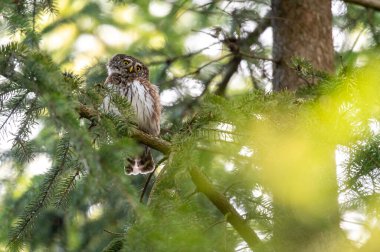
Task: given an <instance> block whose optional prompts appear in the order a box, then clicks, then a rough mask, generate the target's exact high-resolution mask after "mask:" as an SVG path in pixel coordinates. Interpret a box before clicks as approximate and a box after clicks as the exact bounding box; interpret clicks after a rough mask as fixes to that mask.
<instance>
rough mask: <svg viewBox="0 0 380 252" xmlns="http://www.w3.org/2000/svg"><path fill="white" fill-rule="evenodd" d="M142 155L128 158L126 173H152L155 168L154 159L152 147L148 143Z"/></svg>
mask: <svg viewBox="0 0 380 252" xmlns="http://www.w3.org/2000/svg"><path fill="white" fill-rule="evenodd" d="M143 146H144V151H143V152H142V153H141V155H139V156H137V157H134V158H127V163H126V165H125V167H124V171H125V174H127V175H137V174H140V173H150V172H152V171H153V170H154V160H153V157H152V153H151V152H150V148H149V147H148V146H146V145H143Z"/></svg>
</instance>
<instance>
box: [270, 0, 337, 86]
mask: <svg viewBox="0 0 380 252" xmlns="http://www.w3.org/2000/svg"><path fill="white" fill-rule="evenodd" d="M272 11H273V19H272V27H273V59H274V60H275V62H276V63H275V64H274V67H273V90H274V91H279V90H284V89H287V90H296V89H297V88H298V87H300V86H301V85H304V84H305V80H303V79H302V78H300V77H298V75H297V71H296V70H295V69H292V68H291V64H290V62H291V59H292V58H293V57H300V58H304V59H305V60H307V61H308V62H310V63H311V64H312V65H313V67H314V69H315V70H322V71H326V72H332V71H333V70H334V49H333V42H332V12H331V0H319V1H315V0H272Z"/></svg>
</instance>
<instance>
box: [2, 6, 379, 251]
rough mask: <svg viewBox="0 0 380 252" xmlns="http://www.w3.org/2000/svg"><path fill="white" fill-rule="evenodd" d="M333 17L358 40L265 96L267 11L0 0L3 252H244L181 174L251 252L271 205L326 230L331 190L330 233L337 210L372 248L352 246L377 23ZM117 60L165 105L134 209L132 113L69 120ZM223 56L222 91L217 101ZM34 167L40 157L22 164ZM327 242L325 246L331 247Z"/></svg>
mask: <svg viewBox="0 0 380 252" xmlns="http://www.w3.org/2000/svg"><path fill="white" fill-rule="evenodd" d="M335 4H338V5H339V3H335ZM340 7H341V10H342V11H341V13H338V14H336V15H335V17H334V18H335V28H336V29H337V30H339V31H342V32H345V33H347V36H348V37H350V36H353V37H355V35H356V36H357V38H360V36H365V37H366V38H370V40H369V41H370V43H367V44H366V43H364V45H362V47H361V48H359V49H355V45H356V44H357V42H355V41H357V39H354V40H348V41H351V42H352V41H353V42H354V44H350V45H342V46H341V47H339V48H338V49H337V51H336V56H337V64H341V66H340V67H339V68H338V71H337V76H334V77H333V76H327V75H325V74H323V73H315V72H314V71H313V69H312V66H310V65H309V64H308V63H307V62H305V61H304V60H303V59H294V62H293V63H294V66H293V67H295V68H296V69H298V68H299V71H300V74H301V75H302V76H303V77H305V78H314V75H315V76H317V77H318V78H319V80H321V84H320V85H319V86H318V87H305V88H304V89H300V90H299V91H298V92H297V93H295V94H293V93H287V92H283V93H279V94H270V93H268V92H267V91H268V90H270V67H271V60H270V57H271V56H270V52H271V48H270V44H268V43H267V42H265V40H266V39H267V38H266V37H265V36H259V35H260V34H261V32H263V31H260V32H259V34H258V35H257V34H256V35H255V32H257V31H256V30H255V27H257V26H260V23H262V20H263V17H264V16H265V13H266V12H267V11H268V10H269V9H270V3H269V1H238V0H236V1H116V0H115V1H101V0H85V1H74V0H64V1H50V0H34V1H25V0H5V1H2V2H1V3H0V25H1V30H0V32H1V36H2V40H1V43H2V44H4V45H3V46H2V47H1V49H0V75H1V79H0V108H1V117H0V118H1V120H0V123H1V127H0V128H1V134H2V135H1V136H2V138H3V139H7V138H8V139H10V141H11V143H12V144H11V146H10V147H11V148H8V149H6V148H5V150H4V151H3V152H2V154H1V159H0V171H1V173H0V174H1V175H0V179H1V180H0V181H1V184H0V196H1V200H0V209H1V211H0V221H1V226H2V227H3V228H2V229H1V230H0V250H5V251H7V250H13V249H14V250H18V249H20V248H22V247H23V248H24V249H26V250H28V251H102V250H103V249H104V251H234V250H235V251H236V250H239V251H244V250H247V251H248V250H249V249H248V247H247V245H246V243H245V242H244V241H243V239H242V237H240V236H239V235H238V233H237V232H236V231H235V230H234V228H233V227H232V226H231V225H230V224H228V222H227V221H226V219H227V216H223V214H221V213H220V212H219V211H218V210H217V208H215V206H214V205H213V204H212V203H211V202H210V201H209V199H207V198H206V197H205V196H204V195H202V194H200V193H198V192H197V191H196V187H195V185H194V183H193V182H192V180H191V179H190V176H189V173H188V169H190V168H192V167H199V168H200V169H201V170H202V171H203V172H204V173H205V174H206V175H207V176H208V177H209V178H211V181H212V183H213V184H214V185H215V187H216V189H218V190H219V191H220V192H221V193H223V195H224V196H226V197H227V199H229V202H230V203H231V204H232V205H233V206H234V207H235V208H236V209H238V211H239V213H240V214H241V215H242V216H243V217H244V219H245V220H246V223H247V225H249V226H250V227H251V228H252V229H253V230H254V231H255V232H256V233H258V234H259V237H260V238H261V239H262V241H263V244H262V245H261V246H260V249H259V250H260V251H272V249H273V239H272V238H273V229H274V225H275V222H276V220H275V219H274V217H273V216H274V213H273V200H274V199H273V194H274V195H276V197H278V198H277V200H278V201H279V202H282V203H283V204H286V205H288V206H289V207H290V208H291V209H294V210H295V212H296V213H297V214H298V215H299V216H301V217H302V218H304V219H305V222H306V223H307V224H308V225H310V226H311V227H310V229H313V228H315V229H317V226H323V225H326V226H328V225H329V223H328V221H329V220H327V219H326V216H325V214H326V213H328V211H329V210H325V209H316V208H313V206H314V204H315V202H318V203H320V204H319V205H321V204H322V205H323V204H324V203H326V202H327V203H326V204H328V201H326V202H325V199H326V198H329V197H331V195H333V196H335V194H334V193H336V194H338V193H339V204H340V205H339V207H340V209H339V210H340V213H341V216H340V219H341V220H342V222H341V223H344V222H345V216H346V214H347V213H350V212H355V213H357V214H361V215H362V216H364V219H363V221H362V222H361V223H360V224H359V225H358V226H359V227H357V229H360V230H362V234H364V233H365V232H368V233H370V234H372V237H371V238H369V240H368V242H367V244H365V245H364V246H363V249H364V250H365V251H376V249H378V248H379V247H378V245H376V243H374V242H373V241H374V240H375V239H376V237H377V236H378V233H379V230H378V228H377V226H376V223H377V222H378V217H379V206H380V205H379V202H378V201H379V199H378V193H379V189H380V188H379V185H380V184H379V178H378V177H379V176H378V174H379V165H378V164H379V162H380V155H379V150H378V149H379V148H378V147H379V136H378V133H379V132H378V131H379V130H378V127H379V126H378V124H379V123H378V122H379V121H378V120H379V119H378V118H379V107H380V106H379V105H380V104H379V101H380V99H379V96H378V92H377V90H378V84H379V83H378V78H377V73H378V70H379V69H378V66H379V62H378V61H376V60H372V61H371V58H373V55H374V54H376V52H377V51H376V49H375V48H376V47H377V45H378V43H379V31H378V29H377V27H378V25H379V22H380V20H379V18H380V17H379V14H378V13H376V12H374V11H373V10H368V9H364V8H362V7H357V6H351V5H350V6H347V7H345V5H343V3H341V6H340ZM345 8H346V9H345ZM265 29H266V27H263V30H265ZM358 31H359V33H358ZM363 31H364V32H363ZM252 34H254V35H252ZM354 49H355V50H354ZM115 53H126V54H129V55H133V56H135V57H137V58H139V59H141V60H142V61H143V62H145V63H146V64H147V65H148V66H149V69H150V73H151V76H150V79H151V82H152V83H156V84H157V85H159V87H160V92H161V99H162V102H163V107H164V108H163V118H162V138H164V139H166V140H168V141H170V142H171V144H172V154H171V155H170V156H169V157H164V156H163V154H161V153H159V152H156V153H155V158H156V160H162V163H161V165H160V166H159V168H158V170H157V171H156V173H155V174H154V176H153V180H152V181H151V183H150V184H149V185H148V187H147V189H148V190H147V191H148V192H147V193H146V194H145V196H144V197H143V201H142V203H141V202H139V198H140V195H141V191H142V189H143V188H144V185H145V181H146V179H147V176H124V174H123V172H122V167H123V159H124V157H125V155H126V153H134V152H136V151H137V149H136V148H137V147H136V144H135V141H134V140H133V139H131V138H129V137H127V136H126V135H128V132H130V131H131V129H132V128H133V113H132V111H131V110H130V107H129V105H128V104H127V103H125V102H122V101H120V102H119V104H118V107H119V110H120V111H123V117H120V116H115V115H112V114H101V115H100V116H99V118H95V119H100V120H93V121H91V120H86V119H79V116H78V113H77V106H78V104H79V103H82V104H85V105H87V106H90V107H92V108H94V109H97V108H98V107H99V105H100V104H101V102H102V99H103V97H104V95H105V93H106V92H107V90H106V89H105V88H104V87H102V83H103V81H104V79H105V78H106V75H107V73H106V69H105V62H106V61H107V59H108V58H109V57H110V56H112V55H113V54H115ZM236 59H239V64H238V67H237V70H236V73H235V75H234V77H233V78H230V79H228V80H227V83H228V84H229V85H228V87H227V89H226V92H225V93H222V95H221V96H215V95H214V94H213V93H214V92H215V90H217V89H218V86H219V85H221V83H223V81H224V78H226V76H227V74H226V72H228V69H229V66H230V65H231V64H232V63H233V62H234V61H233V60H235V62H236ZM268 72H269V73H268ZM230 77H231V76H230ZM223 96H225V97H223ZM94 121H98V122H97V123H96V124H94ZM36 127H39V128H40V130H39V131H38V134H37V136H32V135H31V134H32V133H33V132H35V131H36V130H35V129H36ZM4 142H5V141H4ZM2 143H3V140H2ZM4 145H5V143H4ZM335 152H339V153H340V154H339V155H340V157H344V162H342V163H341V164H338V169H337V170H338V192H332V191H331V190H330V189H331V188H330V187H329V186H330V185H331V184H329V183H330V182H326V181H325V180H324V178H330V177H331V174H330V173H329V172H331V169H330V168H331V160H332V159H333V156H334V154H335ZM41 157H46V158H47V160H48V161H45V163H43V162H39V163H36V162H33V160H38V159H39V158H41ZM46 165H48V166H49V169H48V171H47V172H45V173H44V174H40V172H41V170H45V169H43V166H46ZM305 167H307V169H305ZM329 169H330V170H329ZM333 171H334V172H335V167H333ZM294 175H295V176H294ZM334 176H335V175H334ZM334 176H333V177H334ZM334 182H335V181H334ZM305 184H308V185H310V186H309V187H303V186H304V185H305ZM325 187H326V188H327V189H325ZM284 188H286V190H284ZM289 192H290V193H289ZM321 192H322V193H321ZM336 196H338V195H336ZM328 208H329V206H328V205H326V209H328ZM309 220H320V222H318V223H313V222H312V221H310V222H311V224H310V223H309V222H308V221H309ZM374 223H375V224H374ZM291 228H292V226H291V223H290V224H289V230H291ZM289 232H290V231H289ZM335 234H336V233H334V235H335ZM349 235H350V233H348V237H349V238H351V237H350V236H349ZM336 236H337V237H338V235H336ZM366 241H367V240H364V239H358V238H356V239H355V244H354V245H353V246H350V249H352V250H354V249H355V248H357V247H358V246H359V245H362V243H364V242H366ZM335 242H336V244H332V245H331V244H329V245H328V246H329V247H330V248H334V246H335V247H339V248H341V249H342V248H343V246H341V242H342V241H341V240H340V238H336V241H335V240H333V243H335ZM344 242H346V240H344ZM309 246H310V247H309V248H307V249H310V250H312V249H314V248H313V245H312V244H311V245H309ZM284 249H285V248H284ZM371 249H372V250H371ZM305 251H306V250H305Z"/></svg>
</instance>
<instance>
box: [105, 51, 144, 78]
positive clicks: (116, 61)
mask: <svg viewBox="0 0 380 252" xmlns="http://www.w3.org/2000/svg"><path fill="white" fill-rule="evenodd" d="M107 69H108V74H109V75H110V74H112V73H119V74H122V75H124V76H126V77H142V78H145V79H149V70H148V68H147V67H146V66H145V65H144V64H143V63H142V62H141V61H139V60H138V59H136V58H134V57H132V56H128V55H125V54H116V55H114V56H113V57H112V58H111V59H110V61H109V62H108V64H107Z"/></svg>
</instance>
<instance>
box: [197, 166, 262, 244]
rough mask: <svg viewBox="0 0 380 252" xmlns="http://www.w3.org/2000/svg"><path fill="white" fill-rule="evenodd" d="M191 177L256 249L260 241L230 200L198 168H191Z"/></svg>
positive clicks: (198, 187) (245, 239)
mask: <svg viewBox="0 0 380 252" xmlns="http://www.w3.org/2000/svg"><path fill="white" fill-rule="evenodd" d="M190 176H191V179H192V181H193V182H194V184H195V185H196V187H197V189H198V191H200V192H202V193H203V194H204V195H206V197H207V198H208V199H209V200H210V201H211V202H212V203H213V204H214V205H215V206H216V207H217V208H218V209H219V211H220V212H222V213H223V214H224V216H226V219H227V221H228V222H229V223H230V224H231V225H232V226H233V227H234V228H235V230H236V231H237V232H238V233H239V234H240V236H241V237H242V238H243V239H244V241H246V242H247V244H248V245H249V247H250V248H251V249H252V250H253V249H254V247H256V246H257V245H258V244H259V243H260V239H259V237H258V236H257V235H256V233H255V232H254V231H253V230H252V229H251V227H250V226H249V225H248V224H247V222H245V220H244V219H243V217H241V216H240V214H239V213H238V212H237V211H236V209H235V208H234V207H233V206H232V205H231V204H230V202H229V201H228V199H227V198H226V197H225V196H224V195H223V194H221V193H220V192H218V191H217V190H216V188H215V187H214V186H213V185H212V183H211V182H210V181H209V179H208V178H207V177H206V176H205V175H204V174H203V173H202V172H201V171H200V170H199V169H198V168H191V169H190Z"/></svg>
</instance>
